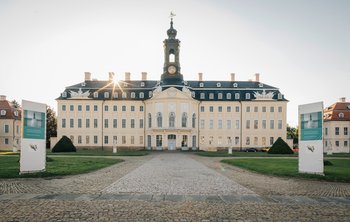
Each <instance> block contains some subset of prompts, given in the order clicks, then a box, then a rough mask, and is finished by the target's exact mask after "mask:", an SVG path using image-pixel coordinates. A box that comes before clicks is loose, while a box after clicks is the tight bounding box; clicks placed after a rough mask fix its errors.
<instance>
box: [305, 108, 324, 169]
mask: <svg viewBox="0 0 350 222" xmlns="http://www.w3.org/2000/svg"><path fill="white" fill-rule="evenodd" d="M322 129H323V102H317V103H311V104H305V105H300V106H299V172H300V173H311V174H321V175H323V174H324V173H323V171H324V167H323V130H322Z"/></svg>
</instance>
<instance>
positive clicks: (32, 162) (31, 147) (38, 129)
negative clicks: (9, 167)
mask: <svg viewBox="0 0 350 222" xmlns="http://www.w3.org/2000/svg"><path fill="white" fill-rule="evenodd" d="M22 108H23V117H22V129H23V131H22V142H21V158H20V173H21V174H23V173H34V172H41V171H45V166H46V104H42V103H36V102H31V101H26V100H23V101H22Z"/></svg>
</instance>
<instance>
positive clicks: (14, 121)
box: [0, 95, 21, 151]
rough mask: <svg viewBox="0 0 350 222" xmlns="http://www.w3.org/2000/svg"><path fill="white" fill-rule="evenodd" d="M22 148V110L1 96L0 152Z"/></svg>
mask: <svg viewBox="0 0 350 222" xmlns="http://www.w3.org/2000/svg"><path fill="white" fill-rule="evenodd" d="M20 148H21V110H20V109H19V108H16V107H14V105H13V104H12V103H11V102H9V101H8V100H6V96H3V95H2V96H0V150H9V151H17V150H19V149H20Z"/></svg>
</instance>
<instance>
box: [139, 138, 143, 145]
mask: <svg viewBox="0 0 350 222" xmlns="http://www.w3.org/2000/svg"><path fill="white" fill-rule="evenodd" d="M139 144H143V136H140V140H139Z"/></svg>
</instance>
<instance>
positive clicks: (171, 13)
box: [169, 11, 176, 19]
mask: <svg viewBox="0 0 350 222" xmlns="http://www.w3.org/2000/svg"><path fill="white" fill-rule="evenodd" d="M175 16H176V15H175V13H174V12H173V11H171V12H170V16H169V17H170V18H171V19H173V18H174V17H175Z"/></svg>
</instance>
